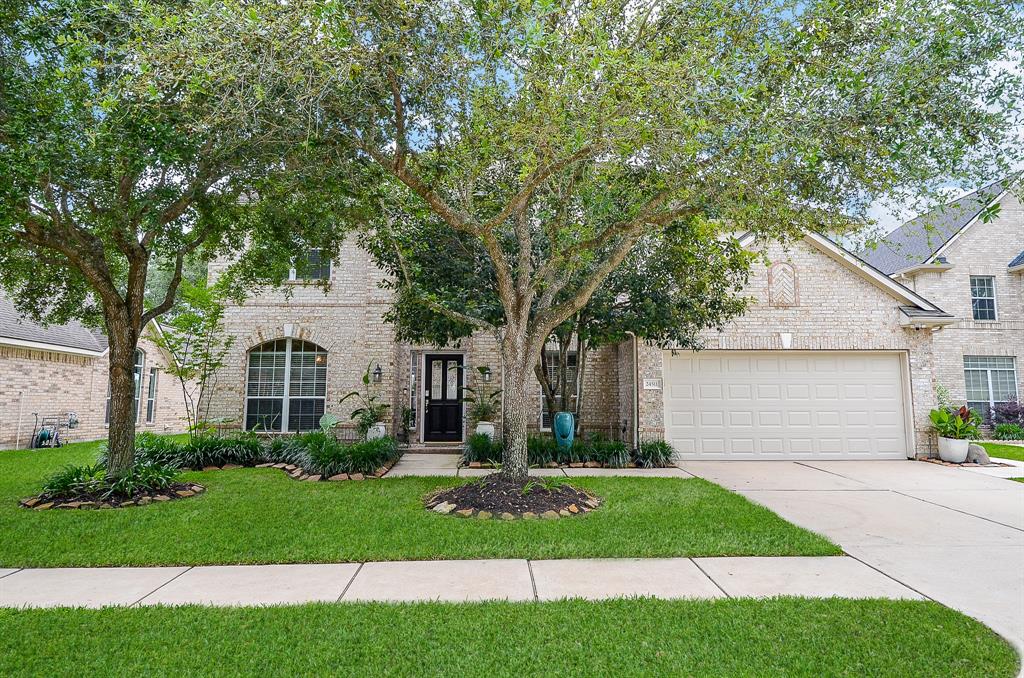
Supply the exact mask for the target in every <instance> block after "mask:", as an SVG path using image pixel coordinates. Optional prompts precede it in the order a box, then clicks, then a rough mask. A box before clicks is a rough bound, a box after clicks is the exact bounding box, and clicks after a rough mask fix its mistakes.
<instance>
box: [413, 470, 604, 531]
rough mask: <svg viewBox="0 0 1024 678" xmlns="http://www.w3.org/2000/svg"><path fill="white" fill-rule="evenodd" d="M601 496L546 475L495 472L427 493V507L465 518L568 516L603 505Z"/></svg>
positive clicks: (550, 517) (547, 517) (511, 518)
mask: <svg viewBox="0 0 1024 678" xmlns="http://www.w3.org/2000/svg"><path fill="white" fill-rule="evenodd" d="M600 505H601V503H600V500H599V499H598V498H597V497H595V496H594V495H592V494H590V493H588V492H585V491H584V490H581V489H578V488H575V487H573V486H572V485H568V484H566V483H561V482H559V483H551V482H548V483H547V484H545V482H544V479H539V478H527V479H526V480H511V479H509V478H506V477H505V476H503V475H502V474H500V473H492V474H491V475H489V476H484V477H482V478H479V479H478V480H475V481H473V482H470V483H466V484H464V485H459V486H458V487H451V488H446V489H443V490H439V491H437V492H434V493H433V494H431V495H430V496H428V497H427V500H426V507H427V509H428V510H431V511H434V512H435V513H443V514H452V515H457V516H461V517H464V518H470V517H476V518H482V519H487V518H500V519H503V520H515V519H517V518H524V519H527V520H529V519H531V518H546V519H553V518H568V517H571V516H574V515H583V514H584V513H589V512H590V511H593V510H594V509H596V508H597V507H598V506H600Z"/></svg>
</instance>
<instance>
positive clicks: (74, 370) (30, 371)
mask: <svg viewBox="0 0 1024 678" xmlns="http://www.w3.org/2000/svg"><path fill="white" fill-rule="evenodd" d="M139 348H140V349H142V351H143V352H144V354H145V362H144V365H143V370H142V403H141V408H142V412H141V416H140V418H139V423H138V426H137V430H138V431H153V432H156V433H179V432H182V431H185V430H186V428H187V426H186V422H185V406H184V399H183V397H182V395H181V390H180V386H179V384H178V381H177V380H176V379H174V378H173V377H171V376H170V375H169V374H167V373H166V372H164V371H163V370H164V369H165V368H166V366H167V364H168V362H167V358H166V357H165V356H164V354H163V352H161V351H160V350H159V349H158V348H157V346H156V344H154V343H153V342H152V341H151V340H150V339H149V338H148V337H146V336H144V337H143V338H142V339H141V340H140V341H139ZM151 367H157V368H158V369H159V370H160V372H159V373H158V375H157V397H156V416H155V417H154V421H153V422H147V421H146V394H147V393H148V389H149V378H150V376H149V370H150V368H151ZM107 374H108V361H107V354H104V355H102V356H99V357H88V356H78V355H70V354H67V353H58V352H54V351H40V350H34V349H24V348H18V347H13V346H0V449H11V448H14V447H20V448H27V447H29V445H30V441H31V438H32V431H33V425H34V417H33V416H32V413H33V412H37V413H39V415H40V416H49V415H60V416H62V417H64V416H66V414H67V413H68V412H75V413H77V414H78V419H79V422H80V423H79V427H78V428H77V429H75V430H73V431H71V432H70V434H69V435H68V437H67V438H66V440H67V441H69V442H73V441H79V440H99V439H102V438H106V436H107V427H106V425H105V423H104V417H105V413H106V402H107Z"/></svg>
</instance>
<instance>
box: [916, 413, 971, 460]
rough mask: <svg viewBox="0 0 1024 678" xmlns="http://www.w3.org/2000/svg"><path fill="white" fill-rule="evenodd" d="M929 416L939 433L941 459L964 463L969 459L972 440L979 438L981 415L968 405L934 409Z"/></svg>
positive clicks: (933, 426)
mask: <svg viewBox="0 0 1024 678" xmlns="http://www.w3.org/2000/svg"><path fill="white" fill-rule="evenodd" d="M928 417H929V418H930V419H931V420H932V428H934V429H935V432H936V433H938V434H939V459H941V460H942V461H948V462H952V463H954V464H962V463H964V462H965V461H967V452H968V451H969V449H970V446H971V441H972V440H974V439H976V438H978V435H979V432H978V425H979V424H980V423H981V417H979V416H978V413H977V412H975V411H974V410H971V409H969V408H967V407H961V408H960V409H945V408H943V409H938V410H932V411H931V412H930V413H929V414H928Z"/></svg>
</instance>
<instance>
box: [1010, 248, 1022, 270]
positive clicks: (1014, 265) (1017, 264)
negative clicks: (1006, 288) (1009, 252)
mask: <svg viewBox="0 0 1024 678" xmlns="http://www.w3.org/2000/svg"><path fill="white" fill-rule="evenodd" d="M1006 267H1007V268H1008V269H1010V270H1011V271H1016V270H1017V269H1022V268H1024V251H1022V252H1021V253H1020V254H1018V255H1017V256H1015V257H1014V258H1013V261H1011V262H1010V263H1009V264H1007V266H1006Z"/></svg>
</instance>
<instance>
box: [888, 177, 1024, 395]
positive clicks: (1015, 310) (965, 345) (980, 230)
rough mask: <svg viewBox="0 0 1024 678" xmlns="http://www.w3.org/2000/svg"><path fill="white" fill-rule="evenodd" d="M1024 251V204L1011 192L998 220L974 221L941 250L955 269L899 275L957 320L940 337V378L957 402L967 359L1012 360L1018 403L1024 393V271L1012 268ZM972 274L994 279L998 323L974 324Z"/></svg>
mask: <svg viewBox="0 0 1024 678" xmlns="http://www.w3.org/2000/svg"><path fill="white" fill-rule="evenodd" d="M1022 251H1024V206H1022V204H1021V201H1020V199H1019V198H1018V197H1017V196H1015V195H1014V194H1013V193H1012V192H1008V193H1006V194H1005V195H1004V196H1003V198H1002V199H1001V200H1000V210H999V214H998V216H997V217H996V218H995V219H993V220H992V221H990V222H989V223H983V222H982V221H980V220H977V221H975V222H973V224H972V225H970V226H968V227H967V228H966V229H965V230H964V231H963V232H962V233H961V234H960V235H959V236H958V237H956V238H955V239H953V240H951V241H950V243H949V244H948V245H947V246H946V247H945V248H943V249H942V250H941V251H940V253H939V254H940V256H944V257H946V259H947V260H948V262H949V264H951V265H952V267H951V268H949V269H947V270H928V269H927V268H924V269H922V270H918V271H916V272H914V271H911V272H910V273H909V274H906V275H902V276H901V275H898V274H897V276H896V279H897V280H900V281H901V282H903V283H904V284H906V285H907V286H908V287H911V288H912V289H914V290H915V291H916V292H918V293H919V294H921V295H922V296H924V297H926V298H928V299H929V300H930V301H933V302H935V303H936V304H938V306H939V307H940V308H942V310H944V311H946V312H948V313H952V314H953V315H955V316H956V322H955V323H954V324H953V325H951V326H949V327H946V328H945V329H943V330H942V331H941V332H939V333H937V334H936V335H935V340H934V349H933V350H934V355H935V358H934V361H935V380H936V382H937V383H938V384H941V385H942V386H944V387H946V388H947V389H949V391H950V395H951V396H952V397H953V398H954V400H957V401H964V400H966V397H967V395H966V390H965V378H964V356H965V355H970V356H1011V357H1013V358H1014V361H1015V363H1016V376H1017V394H1018V399H1019V398H1020V396H1021V394H1024V377H1022V375H1021V372H1022V366H1024V273H1022V272H1015V273H1014V272H1010V271H1009V269H1008V267H1007V264H1008V263H1009V262H1010V261H1011V260H1012V259H1013V258H1014V257H1015V256H1016V255H1017V254H1019V253H1020V252H1022ZM971 276H991V277H992V278H994V280H995V296H996V309H997V319H996V320H995V321H980V320H974V319H973V314H972V308H971V282H970V279H971Z"/></svg>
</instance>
